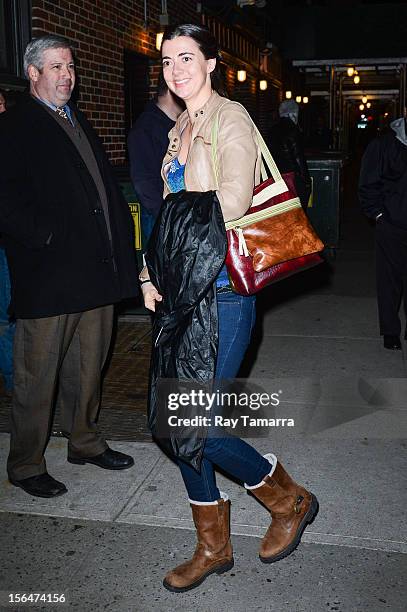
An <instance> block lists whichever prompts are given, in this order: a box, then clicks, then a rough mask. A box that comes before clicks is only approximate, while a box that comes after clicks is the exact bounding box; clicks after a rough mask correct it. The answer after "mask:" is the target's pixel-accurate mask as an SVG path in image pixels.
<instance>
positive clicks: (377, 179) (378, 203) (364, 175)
mask: <svg viewBox="0 0 407 612" xmlns="http://www.w3.org/2000/svg"><path fill="white" fill-rule="evenodd" d="M381 167H382V143H381V139H380V138H376V139H375V140H373V141H372V142H371V143H370V144H369V145H368V147H367V149H366V151H365V153H364V155H363V158H362V164H361V169H360V176H359V200H360V204H361V207H362V210H363V212H364V213H365V215H366V216H367V217H370V218H372V219H375V218H376V217H377V215H378V214H379V213H383V212H384V207H383V200H384V194H383V181H382V179H381V176H380V172H381Z"/></svg>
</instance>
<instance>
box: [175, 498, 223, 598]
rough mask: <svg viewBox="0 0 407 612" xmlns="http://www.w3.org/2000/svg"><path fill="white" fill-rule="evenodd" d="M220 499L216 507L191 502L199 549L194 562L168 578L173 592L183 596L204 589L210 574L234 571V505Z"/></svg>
mask: <svg viewBox="0 0 407 612" xmlns="http://www.w3.org/2000/svg"><path fill="white" fill-rule="evenodd" d="M225 497H226V499H223V498H222V499H218V500H217V503H216V504H205V505H201V504H199V505H198V504H195V503H193V502H191V508H192V516H193V519H194V523H195V528H196V532H197V540H198V543H197V546H196V549H195V552H194V555H193V557H192V559H190V560H189V561H185V563H182V564H181V565H178V567H176V568H175V569H173V570H171V571H170V572H169V573H168V574H167V575H166V577H165V578H164V582H163V584H164V586H165V588H166V589H168V590H169V591H174V592H175V593H182V592H184V591H189V590H190V589H194V588H195V587H197V586H198V585H200V584H201V583H202V582H203V581H204V580H205V578H206V577H207V576H209V574H213V573H215V572H216V573H217V574H222V573H223V572H227V571H228V570H230V569H232V567H233V563H234V561H233V550H232V544H231V543H230V522H229V516H230V501H229V500H228V499H227V496H225Z"/></svg>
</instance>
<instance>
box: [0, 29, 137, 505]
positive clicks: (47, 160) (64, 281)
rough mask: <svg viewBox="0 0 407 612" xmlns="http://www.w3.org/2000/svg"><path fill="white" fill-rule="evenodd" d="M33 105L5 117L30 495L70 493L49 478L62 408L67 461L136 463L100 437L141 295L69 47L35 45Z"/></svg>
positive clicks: (13, 450)
mask: <svg viewBox="0 0 407 612" xmlns="http://www.w3.org/2000/svg"><path fill="white" fill-rule="evenodd" d="M24 68H25V71H26V75H27V77H28V78H29V80H30V95H29V96H27V98H26V99H25V100H24V102H22V103H21V104H20V105H18V106H17V107H16V108H14V109H12V110H11V111H9V112H8V113H6V114H5V116H4V119H3V117H1V118H0V167H1V173H0V232H1V233H2V234H3V236H4V239H5V246H6V252H7V257H8V260H9V265H10V273H11V283H12V297H11V305H10V311H11V314H12V315H14V316H15V318H16V337H15V346H14V351H15V352H14V392H13V408H12V420H11V440H10V454H9V458H8V474H9V479H10V482H11V483H12V484H14V485H16V486H18V487H21V488H22V489H24V490H25V491H26V492H27V493H29V494H31V495H37V496H40V497H54V496H56V495H61V494H62V493H65V492H66V487H65V485H64V484H63V483H61V482H58V481H57V480H55V479H54V478H52V477H51V476H50V475H49V474H48V473H47V470H46V464H45V460H44V451H45V448H46V446H47V442H48V436H49V430H50V426H51V422H52V412H53V403H54V397H55V394H56V392H57V402H58V405H59V409H60V415H61V425H62V429H63V431H64V433H65V434H66V436H67V437H68V439H69V442H68V461H69V462H71V463H76V464H84V463H93V464H95V465H97V466H99V467H102V468H105V469H111V470H118V469H125V468H128V467H130V466H131V465H133V463H134V461H133V459H132V458H131V457H129V456H128V455H124V454H122V453H118V452H116V451H113V450H112V449H110V448H109V447H108V445H107V444H106V441H105V440H104V439H103V438H102V437H101V436H100V435H99V434H98V432H97V430H96V424H95V421H96V419H97V413H98V409H99V402H100V383H101V370H102V367H103V364H104V362H105V359H106V355H107V352H108V349H109V345H110V341H111V333H112V320H113V303H115V302H118V301H120V300H121V299H123V298H127V297H131V296H133V295H134V294H135V292H136V282H137V280H136V279H137V270H136V263H135V256H134V249H133V237H132V221H131V216H130V212H129V210H128V207H127V204H126V202H125V201H124V199H123V197H122V194H121V192H120V188H119V186H118V184H117V182H116V180H115V178H114V175H113V171H112V169H111V167H110V165H109V162H108V160H107V157H106V155H105V153H104V151H103V148H102V145H101V143H100V141H99V139H98V137H97V135H96V134H95V132H94V131H93V129H92V128H91V126H90V125H89V123H88V122H87V120H86V119H85V117H84V115H83V114H82V113H81V112H80V111H79V110H78V109H77V108H76V107H75V105H74V104H73V103H71V102H70V98H71V93H72V90H73V88H74V85H75V67H74V62H73V56H72V51H71V48H70V45H69V43H68V41H67V40H65V39H63V38H61V37H58V36H53V35H48V36H44V37H42V38H38V39H34V40H33V41H31V42H30V43H29V44H28V46H27V49H26V52H25V56H24Z"/></svg>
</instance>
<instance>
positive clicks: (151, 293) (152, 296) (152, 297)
mask: <svg viewBox="0 0 407 612" xmlns="http://www.w3.org/2000/svg"><path fill="white" fill-rule="evenodd" d="M141 291H142V292H143V298H144V306H145V307H146V308H148V310H152V311H153V312H155V303H156V302H162V299H163V296H162V295H160V294H159V293H158V291H157V289H156V288H155V287H154V285H153V283H152V282H151V281H147V282H144V283H143V284H142V285H141Z"/></svg>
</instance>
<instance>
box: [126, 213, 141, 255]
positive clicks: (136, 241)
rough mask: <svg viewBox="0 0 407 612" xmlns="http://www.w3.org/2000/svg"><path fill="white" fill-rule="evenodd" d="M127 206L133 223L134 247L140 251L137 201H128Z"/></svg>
mask: <svg viewBox="0 0 407 612" xmlns="http://www.w3.org/2000/svg"><path fill="white" fill-rule="evenodd" d="M128 204H129V208H130V212H131V216H132V217H133V223H134V248H135V249H136V251H141V248H142V247H141V211H140V204H139V203H138V202H129V203H128Z"/></svg>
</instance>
